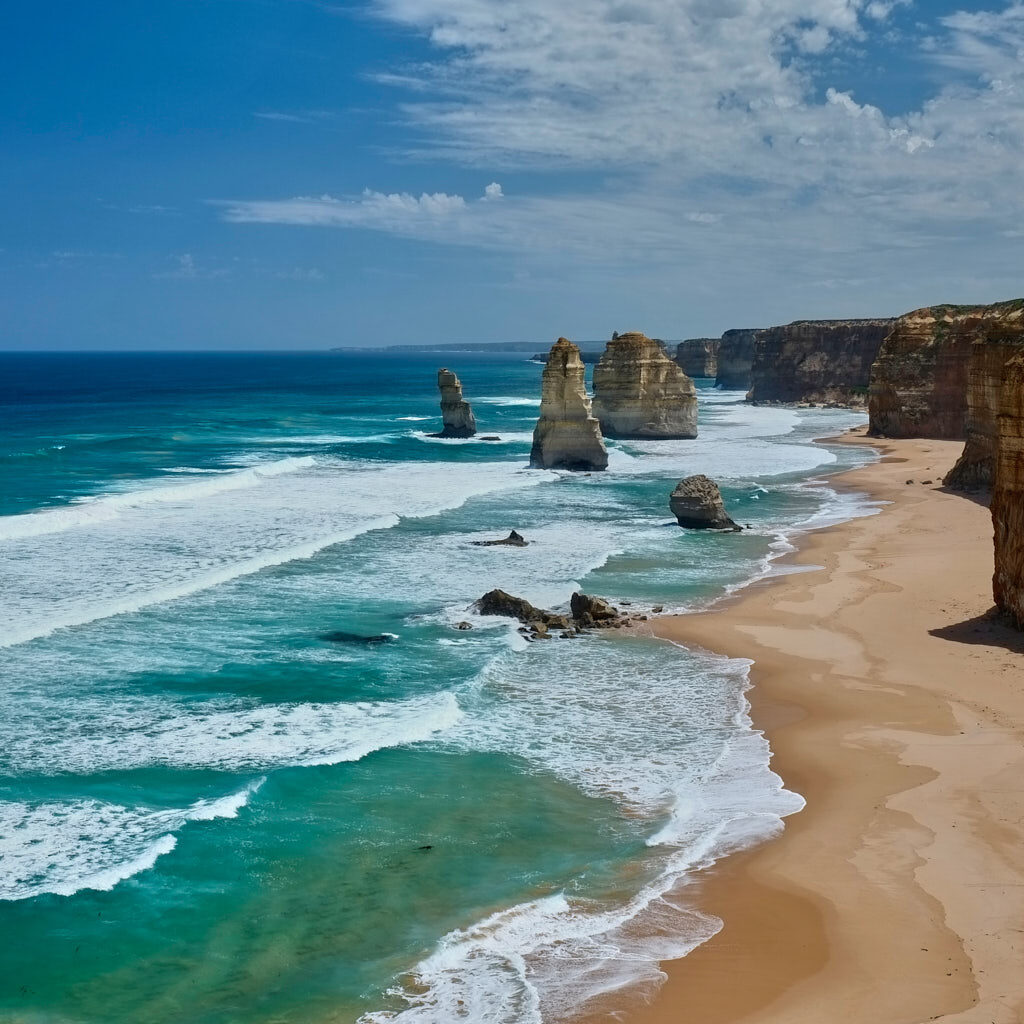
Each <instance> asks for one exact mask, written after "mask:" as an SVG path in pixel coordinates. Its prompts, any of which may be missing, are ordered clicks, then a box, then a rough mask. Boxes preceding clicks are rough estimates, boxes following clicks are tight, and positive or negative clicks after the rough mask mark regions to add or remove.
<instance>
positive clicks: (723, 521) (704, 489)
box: [668, 473, 742, 532]
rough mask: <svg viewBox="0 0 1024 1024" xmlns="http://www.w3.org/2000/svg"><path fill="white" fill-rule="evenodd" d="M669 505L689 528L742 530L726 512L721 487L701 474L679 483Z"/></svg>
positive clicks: (673, 513)
mask: <svg viewBox="0 0 1024 1024" xmlns="http://www.w3.org/2000/svg"><path fill="white" fill-rule="evenodd" d="M668 504H669V508H671V509H672V515H674V516H675V517H676V521H677V522H678V523H679V525H680V526H683V527H686V528H687V529H690V530H732V531H733V532H738V531H739V530H741V529H742V527H740V526H737V525H736V523H734V522H733V521H732V519H731V518H730V517H729V514H728V513H727V512H726V511H725V502H723V501H722V492H721V491H720V490H719V489H718V484H716V483H715V481H714V480H712V479H711V478H710V477H707V476H704V475H703V474H702V473H701V474H698V475H697V476H688V477H686V478H685V479H683V480H680V481H679V483H678V484H676V488H675V490H674V491H673V492H672V494H671V496H670V497H669V499H668Z"/></svg>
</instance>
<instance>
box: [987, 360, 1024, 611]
mask: <svg viewBox="0 0 1024 1024" xmlns="http://www.w3.org/2000/svg"><path fill="white" fill-rule="evenodd" d="M995 422H996V445H995V471H994V474H993V475H994V482H993V487H992V525H993V527H994V529H995V573H994V574H993V577H992V591H993V595H994V597H995V599H996V607H997V608H999V610H1000V611H1001V612H1003V613H1004V614H1005V615H1006V616H1007V617H1008V618H1009V619H1010V620H1011V621H1012V622H1013V624H1014V625H1015V626H1016V627H1017V628H1018V629H1024V353H1022V354H1019V355H1016V356H1014V357H1013V358H1011V359H1010V360H1009V362H1008V363H1007V364H1006V366H1005V367H1004V373H1003V386H1002V391H1001V393H1000V398H999V406H998V412H997V415H996V418H995Z"/></svg>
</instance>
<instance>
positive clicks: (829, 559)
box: [595, 431, 1024, 1024]
mask: <svg viewBox="0 0 1024 1024" xmlns="http://www.w3.org/2000/svg"><path fill="white" fill-rule="evenodd" d="M842 441H843V442H845V443H865V438H864V436H863V431H857V432H854V433H851V434H849V435H846V436H845V437H844V438H843V439H842ZM872 443H873V444H874V445H875V446H876V447H877V448H878V449H879V450H880V451H881V452H882V453H883V458H882V459H881V461H880V462H878V463H876V464H873V465H871V466H868V467H866V468H864V469H860V470H856V471H854V472H850V473H848V474H845V475H844V476H843V477H842V478H839V479H838V483H839V485H840V486H843V487H848V488H853V489H856V490H860V491H864V492H868V493H869V494H870V495H872V496H873V497H874V498H876V499H879V500H882V501H885V502H889V504H887V505H885V506H884V507H883V510H882V511H881V513H880V514H878V515H875V516H871V517H869V518H864V519H858V520H854V521H852V522H848V523H845V524H842V525H840V526H837V527H833V528H829V529H825V530H822V531H818V532H816V533H814V534H811V535H809V536H807V537H806V538H805V539H804V541H803V543H802V544H801V547H800V550H799V551H798V552H797V553H795V554H794V555H792V556H791V557H790V558H789V559H788V562H789V563H791V564H792V565H797V566H805V567H807V568H808V570H809V571H806V572H799V573H795V574H793V575H787V576H783V577H779V578H775V579H772V580H768V581H764V582H762V583H759V584H757V585H755V586H753V587H751V588H749V589H748V590H746V591H744V592H743V593H742V594H741V595H739V596H738V597H737V598H735V599H733V600H731V601H730V602H728V603H727V604H725V605H720V606H719V607H718V608H716V609H715V610H713V611H711V612H707V613H703V614H696V615H688V616H680V617H668V618H664V619H661V620H659V622H658V623H657V625H656V631H657V632H658V633H660V634H661V635H662V636H665V637H667V638H669V639H672V640H674V641H676V642H678V643H681V644H683V645H686V646H690V647H703V648H706V649H709V650H712V651H716V652H720V653H723V654H728V655H730V656H734V657H743V658H751V659H753V660H754V662H755V664H754V666H753V668H752V670H751V678H752V681H753V684H754V686H753V689H752V690H751V691H750V694H749V698H750V701H751V706H752V710H751V714H752V717H753V720H754V722H755V724H756V725H757V726H758V727H759V728H762V729H764V730H765V731H766V733H767V735H768V737H769V739H770V742H771V746H772V749H773V751H774V760H773V768H774V769H775V770H776V771H777V772H778V773H779V774H780V775H781V777H782V778H783V779H784V780H785V782H786V785H787V787H788V788H790V789H793V790H796V791H797V792H799V793H801V794H802V795H803V796H804V797H805V798H806V800H807V806H806V808H805V810H804V811H802V812H801V813H799V814H796V815H794V816H792V817H790V818H789V819H788V820H787V824H786V829H785V832H784V834H783V835H782V836H781V837H780V838H779V839H777V840H775V841H773V842H770V843H768V844H765V845H764V846H762V847H760V848H758V849H756V850H753V851H749V852H747V853H744V854H740V855H739V856H736V857H731V858H727V859H726V860H724V861H722V862H720V863H719V864H718V865H716V866H715V867H714V868H712V869H711V870H710V871H708V872H706V873H704V874H703V875H702V876H701V878H700V879H699V880H698V881H697V882H696V883H695V884H694V885H693V886H692V887H691V888H690V890H689V891H688V892H687V894H686V899H687V901H688V902H689V903H690V904H691V905H695V906H699V907H700V908H702V909H705V910H708V911H710V912H712V913H714V914H716V915H717V916H719V917H720V918H721V919H722V920H723V921H724V927H723V928H722V930H721V931H720V932H719V934H718V935H717V936H716V937H715V938H714V939H712V940H711V941H710V942H708V943H706V944H705V945H704V946H702V947H700V948H699V949H697V950H696V951H694V952H693V953H692V954H691V955H690V956H688V957H686V958H685V959H683V960H680V961H674V962H671V963H666V964H663V965H662V967H663V969H664V970H665V972H666V974H667V975H668V980H667V982H666V984H665V985H664V987H663V988H662V989H661V991H660V992H659V994H658V995H657V997H656V998H655V1000H654V1002H653V1003H652V1004H651V1005H650V1006H647V1007H645V1008H643V1009H642V1010H640V1011H639V1012H636V1011H633V1012H628V1013H623V1008H622V1007H621V1006H620V1007H618V1008H608V1010H607V1011H605V1012H602V1014H601V1015H600V1016H599V1017H597V1018H595V1019H600V1020H611V1019H615V1020H622V1019H627V1020H629V1021H630V1022H632V1024H670V1022H671V1024H675V1022H691V1021H692V1022H694V1024H696V1022H700V1024H724V1022H727V1021H728V1022H731V1021H751V1022H753V1021H756V1022H759V1024H760V1022H783V1021H784V1022H786V1024H804V1022H806V1024H812V1022H813V1024H823V1022H825V1021H851V1022H864V1024H867V1022H871V1024H889V1022H897V1021H898V1022H917V1021H930V1020H935V1019H939V1018H941V1019H942V1020H944V1021H957V1022H963V1024H968V1022H969V1024H1011V1022H1019V1021H1021V1020H1024V659H1022V657H1021V655H1022V653H1024V636H1021V635H1020V634H1019V633H1015V632H1014V631H1012V630H1009V629H1007V628H1005V627H1003V626H1002V625H1000V624H998V623H997V622H994V621H992V620H991V619H990V618H989V612H990V609H991V608H992V596H991V573H992V540H991V537H992V529H991V522H990V518H989V513H988V510H987V508H986V507H985V506H984V505H982V504H979V503H977V502H976V501H972V500H970V499H969V498H965V497H963V496H961V495H957V494H952V493H947V492H946V491H944V489H943V488H942V487H941V478H942V476H943V474H944V473H945V472H946V470H947V469H948V468H949V467H950V466H951V465H952V464H953V462H954V461H955V459H956V457H957V455H958V454H959V452H960V450H961V448H962V445H961V444H960V443H959V442H940V441H919V440H910V441H897V442H892V441H884V442H872ZM911 481H912V482H911Z"/></svg>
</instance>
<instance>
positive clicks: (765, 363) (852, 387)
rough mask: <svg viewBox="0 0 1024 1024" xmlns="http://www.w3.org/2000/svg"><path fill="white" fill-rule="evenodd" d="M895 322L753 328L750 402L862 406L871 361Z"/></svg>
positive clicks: (804, 323)
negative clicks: (754, 331) (753, 344)
mask: <svg viewBox="0 0 1024 1024" xmlns="http://www.w3.org/2000/svg"><path fill="white" fill-rule="evenodd" d="M895 323H896V321H895V320H894V319H893V318H891V317H889V318H882V319H874V320H798V321H796V322H795V323H792V324H786V325H785V326H783V327H769V328H767V329H766V330H763V331H758V333H757V338H756V343H755V347H754V360H753V365H752V367H751V371H750V381H751V382H750V393H749V395H748V396H747V397H748V398H749V400H750V401H752V402H754V403H755V404H756V403H759V402H814V403H815V404H819V405H853V406H863V405H865V404H866V402H867V396H868V383H869V380H870V377H871V365H872V363H874V361H875V358H876V357H877V355H878V352H879V350H880V349H881V347H882V342H883V341H884V340H885V338H886V337H887V336H888V334H889V333H890V332H891V331H892V329H893V327H894V325H895Z"/></svg>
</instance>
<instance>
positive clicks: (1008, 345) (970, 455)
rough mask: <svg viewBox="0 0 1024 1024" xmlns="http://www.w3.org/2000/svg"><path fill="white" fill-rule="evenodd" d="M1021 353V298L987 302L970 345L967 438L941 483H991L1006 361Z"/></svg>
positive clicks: (1023, 329) (968, 487) (973, 485)
mask: <svg viewBox="0 0 1024 1024" xmlns="http://www.w3.org/2000/svg"><path fill="white" fill-rule="evenodd" d="M1022 352H1024V300H1019V301H1016V302H1007V303H1000V304H999V305H998V306H993V307H989V313H988V314H987V315H986V317H985V319H984V323H983V329H982V330H979V332H978V334H977V336H976V337H975V339H974V341H973V342H972V344H971V352H970V364H969V368H968V372H967V417H966V423H965V434H966V441H967V443H966V444H965V445H964V450H963V454H962V455H961V456H960V458H959V460H958V461H957V464H956V465H955V466H954V467H953V468H952V469H951V470H950V472H949V473H948V474H946V478H945V480H944V483H945V484H946V485H947V486H949V487H955V488H957V489H958V490H974V489H977V488H984V487H990V486H991V485H992V482H993V468H994V461H995V451H996V439H997V434H998V425H997V422H996V421H997V418H998V416H999V414H1000V413H999V410H1000V406H1001V402H1002V398H1003V391H1004V389H1005V388H1006V387H1007V386H1008V385H1007V383H1006V379H1005V374H1006V368H1007V365H1008V364H1009V362H1010V360H1011V359H1012V358H1014V357H1015V356H1017V355H1019V354H1020V353H1022Z"/></svg>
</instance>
